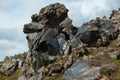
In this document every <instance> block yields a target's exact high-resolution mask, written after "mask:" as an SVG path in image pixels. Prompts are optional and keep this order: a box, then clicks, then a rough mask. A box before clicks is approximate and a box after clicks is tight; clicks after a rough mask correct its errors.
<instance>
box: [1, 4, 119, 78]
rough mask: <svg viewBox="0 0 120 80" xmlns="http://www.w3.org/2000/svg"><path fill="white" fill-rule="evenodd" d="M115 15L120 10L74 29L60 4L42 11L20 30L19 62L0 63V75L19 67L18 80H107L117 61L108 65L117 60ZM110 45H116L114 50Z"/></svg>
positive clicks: (117, 20)
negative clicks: (23, 46)
mask: <svg viewBox="0 0 120 80" xmlns="http://www.w3.org/2000/svg"><path fill="white" fill-rule="evenodd" d="M119 13H120V10H118V11H113V12H112V14H111V17H110V18H107V17H106V16H104V17H103V18H102V19H100V18H98V17H97V18H96V19H95V20H91V21H89V22H86V23H84V24H83V25H82V26H81V27H76V26H74V25H73V24H72V20H71V18H70V17H69V16H68V9H67V8H66V7H65V6H64V5H63V4H60V3H54V4H50V5H48V6H46V7H44V8H42V9H41V10H40V12H39V13H38V14H34V15H32V16H31V19H32V21H31V22H30V23H28V24H25V25H24V28H23V32H24V33H25V34H26V39H27V41H28V48H29V50H28V52H26V53H25V55H22V56H18V57H21V58H19V60H18V59H15V58H14V59H10V58H8V59H6V60H5V61H4V62H2V63H0V73H2V74H4V75H10V74H13V72H15V71H16V69H17V68H18V66H19V68H20V69H21V71H20V75H19V77H18V80H58V77H59V76H61V78H62V79H61V80H73V79H75V80H79V79H81V80H107V79H108V78H110V79H111V77H110V76H111V75H112V73H111V71H113V72H114V71H115V70H116V69H117V68H116V63H117V61H116V63H112V62H111V61H112V60H114V59H115V60H116V59H117V60H119V59H120V54H119V52H120V51H119V48H118V47H119V44H117V43H118V42H119V41H120V38H119V35H118V34H119V29H120V27H119V26H120V24H119V22H120V21H119V20H120V19H119V17H120V16H119V15H120V14H119ZM117 38H118V39H117ZM116 39H117V40H116ZM113 41H116V44H117V45H116V47H115V48H113V46H115V45H113V44H111V43H112V42H113ZM109 44H110V45H109ZM103 46H105V47H103ZM107 46H111V47H112V48H111V47H107ZM117 51H118V52H117ZM20 59H21V60H20ZM82 59H84V60H82ZM109 61H110V62H109ZM107 62H108V64H107ZM113 62H115V61H113ZM114 64H115V66H114ZM101 68H102V69H103V72H104V68H105V69H107V71H108V72H107V73H108V74H109V73H110V76H107V75H104V74H102V75H101V73H100V72H99V71H100V70H101ZM110 70H111V71H110ZM118 70H119V69H118ZM107 77H108V78H107Z"/></svg>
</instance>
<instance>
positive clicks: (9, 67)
mask: <svg viewBox="0 0 120 80" xmlns="http://www.w3.org/2000/svg"><path fill="white" fill-rule="evenodd" d="M17 68H18V61H17V60H15V59H14V58H13V59H12V58H10V57H6V58H5V62H3V63H2V65H1V67H0V73H2V74H3V75H6V76H9V75H11V74H13V72H15V71H16V70H17Z"/></svg>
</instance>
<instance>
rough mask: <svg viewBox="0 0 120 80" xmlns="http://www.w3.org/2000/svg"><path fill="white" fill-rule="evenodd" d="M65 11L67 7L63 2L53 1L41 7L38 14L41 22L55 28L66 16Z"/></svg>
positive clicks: (66, 11)
mask: <svg viewBox="0 0 120 80" xmlns="http://www.w3.org/2000/svg"><path fill="white" fill-rule="evenodd" d="M67 13H68V9H66V7H65V6H64V5H63V4H60V3H55V4H51V5H48V6H46V7H44V8H42V9H41V11H40V12H39V15H38V16H39V18H40V22H41V24H43V25H45V26H47V27H51V28H55V27H57V26H59V23H60V22H62V21H63V20H64V19H65V18H66V17H67Z"/></svg>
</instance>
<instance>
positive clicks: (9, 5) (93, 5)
mask: <svg viewBox="0 0 120 80" xmlns="http://www.w3.org/2000/svg"><path fill="white" fill-rule="evenodd" d="M55 2H59V3H63V4H65V6H66V7H67V8H68V9H69V16H70V18H71V19H72V20H73V24H74V25H75V26H78V27H80V26H81V24H82V23H84V22H86V21H89V20H90V19H93V18H95V17H102V16H104V15H106V16H107V15H109V14H110V13H111V10H113V9H118V8H119V7H120V5H119V4H120V0H57V1H56V0H7V1H6V0H0V19H1V21H0V58H1V59H3V57H5V56H9V55H14V54H18V53H22V52H24V51H27V49H28V47H27V40H26V39H25V35H24V34H23V25H24V24H25V23H29V22H31V18H30V17H31V15H32V14H34V13H39V11H40V9H41V8H42V7H44V6H46V5H49V4H51V3H55ZM111 4H112V6H111Z"/></svg>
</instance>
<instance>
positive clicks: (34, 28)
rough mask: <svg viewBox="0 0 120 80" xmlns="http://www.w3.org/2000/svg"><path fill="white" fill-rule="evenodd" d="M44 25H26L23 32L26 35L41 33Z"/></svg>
mask: <svg viewBox="0 0 120 80" xmlns="http://www.w3.org/2000/svg"><path fill="white" fill-rule="evenodd" d="M42 28H43V25H42V24H41V23H36V22H34V23H29V24H25V25H24V29H23V32H24V33H27V34H28V33H34V32H41V31H42Z"/></svg>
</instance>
